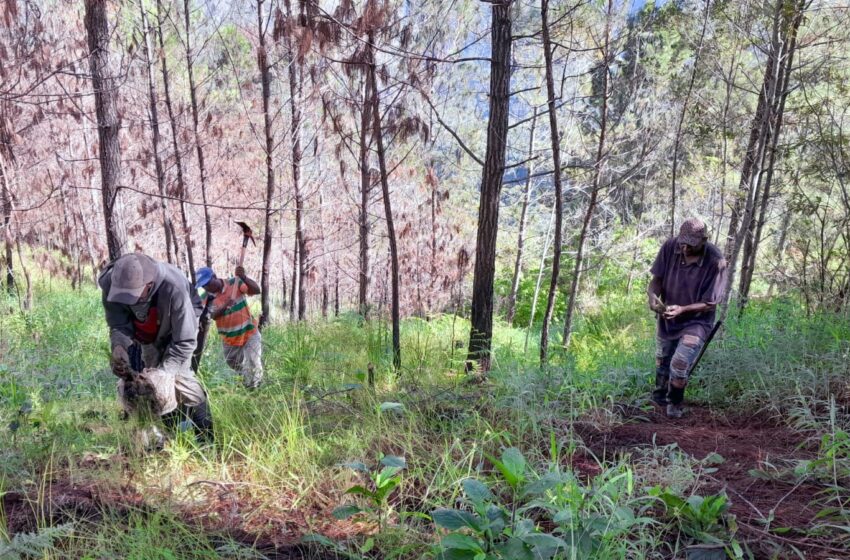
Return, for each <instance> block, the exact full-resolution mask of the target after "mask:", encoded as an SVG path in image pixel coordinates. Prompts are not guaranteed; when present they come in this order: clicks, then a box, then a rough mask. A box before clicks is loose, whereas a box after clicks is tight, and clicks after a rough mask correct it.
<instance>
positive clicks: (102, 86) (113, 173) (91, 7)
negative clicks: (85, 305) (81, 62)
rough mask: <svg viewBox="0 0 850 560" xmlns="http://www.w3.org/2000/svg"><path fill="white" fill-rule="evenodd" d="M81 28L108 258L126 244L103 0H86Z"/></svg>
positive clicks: (113, 83) (114, 256) (117, 127)
mask: <svg viewBox="0 0 850 560" xmlns="http://www.w3.org/2000/svg"><path fill="white" fill-rule="evenodd" d="M85 27H86V35H87V37H88V46H89V67H90V69H91V78H92V89H93V90H94V105H95V111H96V113H97V133H98V140H99V143H98V151H99V159H100V180H101V185H100V186H101V196H102V197H103V219H104V223H105V225H106V245H107V247H108V249H109V258H110V260H115V259H117V258H118V257H120V256H121V254H122V253H123V252H124V250H125V248H126V246H127V232H126V230H125V228H124V223H123V219H122V216H121V208H122V206H121V193H120V192H119V186H120V183H121V146H120V143H119V138H118V135H119V132H120V130H121V123H120V122H119V120H118V110H117V108H116V106H115V91H116V89H117V83H116V81H115V78H114V77H113V76H112V73H111V67H110V62H109V23H108V21H107V14H106V0H86V3H85Z"/></svg>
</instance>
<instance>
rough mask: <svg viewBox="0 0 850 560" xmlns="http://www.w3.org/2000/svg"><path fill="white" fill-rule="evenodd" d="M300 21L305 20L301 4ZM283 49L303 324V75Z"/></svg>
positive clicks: (290, 50) (297, 59) (289, 48)
mask: <svg viewBox="0 0 850 560" xmlns="http://www.w3.org/2000/svg"><path fill="white" fill-rule="evenodd" d="M300 5H301V6H302V11H301V18H300V20H303V19H304V17H303V16H304V13H303V2H301V3H300ZM284 6H285V8H286V19H287V20H289V21H290V22H293V23H294V20H293V19H292V7H291V1H290V0H284ZM284 36H285V41H286V48H287V51H288V53H289V59H290V63H289V64H288V65H287V67H288V72H289V107H290V110H291V112H292V120H291V121H290V125H289V137H290V141H291V146H292V162H291V163H292V189H293V192H294V194H295V245H296V246H297V250H296V251H295V262H294V263H293V264H294V267H295V269H296V270H297V275H298V292H297V293H298V307H297V311H298V320H299V321H303V320H304V318H305V312H306V297H307V295H306V294H307V243H306V240H305V238H304V195H303V193H302V192H301V161H302V159H303V154H302V150H301V103H302V100H301V97H302V95H301V94H302V76H301V75H302V73H303V70H302V69H301V66H302V64H303V60H302V58H301V57H300V56H298V53H296V52H295V49H294V48H293V45H292V37H291V36H290V34H289V33H285V34H284ZM292 289H293V291H292V300H293V302H294V301H295V294H296V292H295V283H294V282H293V287H292Z"/></svg>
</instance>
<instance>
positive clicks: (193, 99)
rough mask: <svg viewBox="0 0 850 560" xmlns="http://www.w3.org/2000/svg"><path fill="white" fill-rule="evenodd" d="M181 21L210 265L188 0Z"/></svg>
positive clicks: (209, 227) (209, 230) (207, 254)
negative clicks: (183, 27)
mask: <svg viewBox="0 0 850 560" xmlns="http://www.w3.org/2000/svg"><path fill="white" fill-rule="evenodd" d="M183 21H184V24H185V31H186V43H185V45H184V46H185V47H186V73H187V76H188V77H189V100H190V102H191V104H192V132H193V134H194V137H195V153H196V154H197V157H198V173H199V177H200V180H201V202H202V203H203V206H204V233H205V236H204V240H205V243H204V261H205V262H206V264H207V266H212V256H211V255H210V247H211V246H212V221H211V220H210V209H209V206H207V168H206V165H205V163H204V148H203V146H202V145H201V134H200V132H199V129H200V124H199V117H198V88H197V86H196V85H195V61H194V59H193V57H192V44H191V42H190V40H191V35H190V33H189V31H190V27H189V0H183ZM193 274H194V272H193ZM193 278H194V276H193Z"/></svg>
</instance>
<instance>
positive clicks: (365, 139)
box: [357, 45, 372, 319]
mask: <svg viewBox="0 0 850 560" xmlns="http://www.w3.org/2000/svg"><path fill="white" fill-rule="evenodd" d="M366 48H367V49H368V48H369V46H368V45H367V46H366ZM368 58H369V60H371V55H370V56H369V57H368ZM367 87H368V80H366V79H364V80H363V104H362V107H361V112H360V214H359V215H358V217H357V225H358V229H359V236H360V255H359V256H360V262H359V264H360V267H359V268H360V275H359V277H358V300H357V306H358V310H359V312H360V315H361V316H362V317H363V319H368V318H369V301H368V297H369V194H370V191H371V188H372V174H371V171H370V169H369V146H370V144H371V142H372V140H371V137H370V135H369V130H370V129H371V125H370V124H369V123H370V121H371V119H372V116H371V108H372V104H371V103H370V102H369V91H368V89H367Z"/></svg>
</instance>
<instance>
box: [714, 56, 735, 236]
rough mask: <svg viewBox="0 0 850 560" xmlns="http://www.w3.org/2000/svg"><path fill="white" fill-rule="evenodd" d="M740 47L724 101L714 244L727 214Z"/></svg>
mask: <svg viewBox="0 0 850 560" xmlns="http://www.w3.org/2000/svg"><path fill="white" fill-rule="evenodd" d="M737 61H738V45H737V43H736V44H735V48H734V50H733V51H732V60H731V61H730V62H729V74H728V76H727V77H726V80H725V82H726V93H725V97H724V100H723V117H722V119H721V126H722V129H721V156H720V162H721V163H720V173H721V175H720V196H719V198H720V204H719V206H720V213H719V217H718V220H717V225H716V226H715V227H714V232H715V233H714V243H715V244H717V243H719V242H720V229H721V228H722V227H723V219H724V218H725V212H726V175H727V174H728V172H727V171H728V169H729V138H728V136H729V134H728V130H729V108H730V106H731V103H732V90H733V87H734V85H735V76H736V75H737V73H738V72H737Z"/></svg>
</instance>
